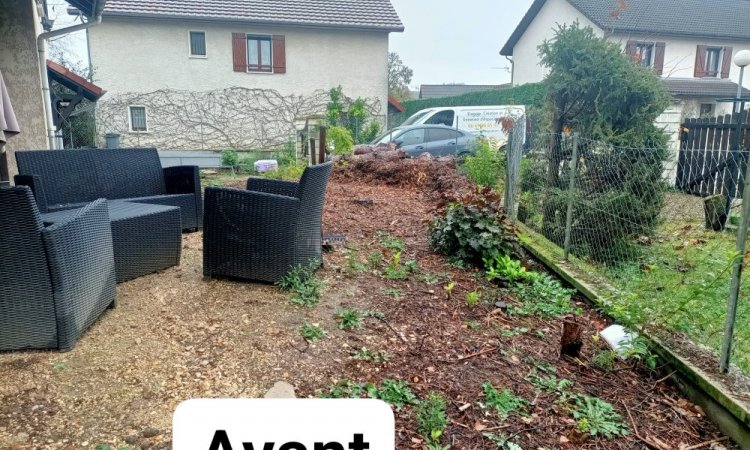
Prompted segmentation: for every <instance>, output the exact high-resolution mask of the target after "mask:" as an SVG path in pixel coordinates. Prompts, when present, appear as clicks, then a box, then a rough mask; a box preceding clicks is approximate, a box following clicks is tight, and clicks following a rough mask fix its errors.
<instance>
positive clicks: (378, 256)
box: [367, 250, 385, 270]
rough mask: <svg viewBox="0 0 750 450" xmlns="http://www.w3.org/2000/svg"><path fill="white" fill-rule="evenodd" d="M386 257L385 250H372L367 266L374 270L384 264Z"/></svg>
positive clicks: (368, 256)
mask: <svg viewBox="0 0 750 450" xmlns="http://www.w3.org/2000/svg"><path fill="white" fill-rule="evenodd" d="M384 259H385V257H384V256H383V252H381V251H379V250H376V251H373V252H370V254H369V255H367V266H368V267H369V268H370V269H372V270H376V269H379V268H380V267H381V266H382V265H383V260H384Z"/></svg>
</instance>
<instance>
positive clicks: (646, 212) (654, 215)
mask: <svg viewBox="0 0 750 450" xmlns="http://www.w3.org/2000/svg"><path fill="white" fill-rule="evenodd" d="M539 55H540V58H541V61H542V63H543V64H544V65H545V66H547V67H548V69H549V75H548V77H547V79H546V80H545V81H544V84H545V87H546V91H547V97H546V98H547V100H546V103H545V114H544V116H545V119H544V121H545V122H547V126H548V129H549V130H550V131H551V134H550V137H549V142H546V143H545V144H547V152H548V153H547V157H548V166H547V170H546V172H547V173H546V182H545V184H546V187H547V188H548V189H549V191H548V193H547V194H546V195H545V196H544V199H543V205H542V222H543V227H542V228H543V229H544V230H545V234H546V235H547V237H548V238H550V239H551V240H553V241H555V242H558V243H561V242H562V241H563V240H564V230H565V208H566V206H567V198H568V197H567V195H568V194H567V183H568V176H567V175H566V173H569V172H568V169H567V165H563V164H562V163H563V161H566V160H567V159H569V158H570V154H571V152H572V139H570V138H569V137H567V136H569V134H567V133H566V132H567V131H573V132H578V133H579V134H580V135H581V136H584V137H585V138H586V139H583V140H581V143H580V144H579V145H580V147H579V155H580V158H581V159H580V160H579V164H578V171H579V172H578V176H577V180H578V181H577V183H578V187H579V189H577V191H576V192H577V195H578V197H577V198H576V199H575V200H576V203H575V204H576V214H575V217H576V220H575V223H574V225H573V232H572V236H573V246H574V251H577V252H578V254H579V255H580V254H585V255H588V256H590V257H592V258H593V259H595V260H598V261H602V262H616V261H619V260H622V259H628V258H632V257H634V255H635V246H634V245H633V241H634V240H635V238H637V237H638V236H641V235H649V234H651V233H653V230H654V227H655V226H656V224H657V220H658V217H659V211H660V210H661V207H662V205H663V201H664V190H665V185H664V183H663V182H662V171H663V163H664V161H665V160H666V159H667V158H668V151H667V141H668V138H667V136H666V134H665V133H664V132H663V130H661V129H659V128H658V127H656V126H655V125H654V121H655V120H656V118H657V117H658V116H659V115H660V114H661V113H662V112H663V111H664V109H665V108H666V107H667V105H668V104H669V99H670V97H669V95H668V93H667V91H666V90H665V88H664V86H663V84H662V82H661V80H660V79H659V77H658V76H657V75H656V73H655V72H654V71H653V70H652V69H650V68H647V67H643V66H640V65H638V64H634V63H633V62H631V61H630V60H629V59H628V58H627V56H626V55H625V54H624V53H623V51H622V49H621V48H620V46H619V45H618V44H617V43H614V42H610V41H608V40H606V39H604V38H601V37H598V36H596V34H595V33H594V31H593V30H592V29H591V28H590V27H585V28H584V27H581V26H580V25H579V24H578V23H577V22H576V23H574V24H572V25H569V26H565V25H564V26H559V27H558V29H557V31H556V33H555V36H554V38H552V39H551V40H547V41H545V42H544V43H543V44H542V45H540V46H539ZM563 175H564V176H563ZM613 213H614V214H613Z"/></svg>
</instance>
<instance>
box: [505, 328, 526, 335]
mask: <svg viewBox="0 0 750 450" xmlns="http://www.w3.org/2000/svg"><path fill="white" fill-rule="evenodd" d="M528 332H529V329H528V328H526V327H515V328H513V329H510V330H507V329H506V330H503V331H501V332H500V335H501V336H503V337H515V336H519V335H521V334H524V333H528Z"/></svg>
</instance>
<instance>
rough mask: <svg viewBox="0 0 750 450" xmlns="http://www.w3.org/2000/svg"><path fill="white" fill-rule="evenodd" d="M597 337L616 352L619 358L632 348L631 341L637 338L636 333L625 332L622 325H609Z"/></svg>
mask: <svg viewBox="0 0 750 450" xmlns="http://www.w3.org/2000/svg"><path fill="white" fill-rule="evenodd" d="M599 335H600V336H601V337H602V339H604V340H605V341H606V342H607V344H608V345H609V347H610V348H611V349H612V350H614V351H615V352H617V355H618V356H619V357H620V358H623V357H624V356H625V354H626V353H627V352H628V350H631V349H632V348H633V341H634V340H635V338H636V337H638V335H637V334H636V333H633V332H632V331H628V330H626V329H625V327H623V326H622V325H610V326H608V327H607V328H605V329H603V330H602V331H601V332H600V333H599Z"/></svg>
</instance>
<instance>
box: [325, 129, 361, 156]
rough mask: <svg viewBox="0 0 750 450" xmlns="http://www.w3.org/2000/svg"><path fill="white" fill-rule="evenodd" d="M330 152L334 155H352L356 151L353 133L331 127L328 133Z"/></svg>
mask: <svg viewBox="0 0 750 450" xmlns="http://www.w3.org/2000/svg"><path fill="white" fill-rule="evenodd" d="M326 133H327V134H326V136H327V139H328V148H329V151H330V152H331V153H332V154H334V155H350V154H351V153H352V152H353V151H354V138H353V137H352V133H351V132H350V131H349V130H347V129H346V128H344V127H330V128H328V131H327V132H326Z"/></svg>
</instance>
